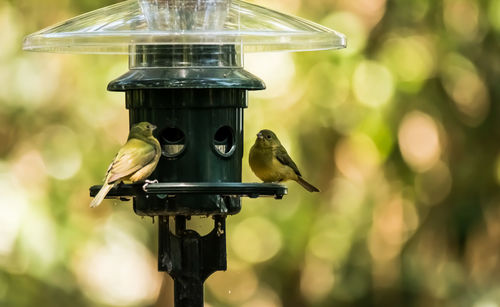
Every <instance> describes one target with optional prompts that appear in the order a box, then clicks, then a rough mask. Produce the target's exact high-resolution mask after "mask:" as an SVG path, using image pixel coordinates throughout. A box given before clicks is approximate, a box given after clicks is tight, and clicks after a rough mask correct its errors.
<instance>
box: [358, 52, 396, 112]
mask: <svg viewBox="0 0 500 307" xmlns="http://www.w3.org/2000/svg"><path fill="white" fill-rule="evenodd" d="M352 82H353V84H352V87H353V91H354V95H355V96H356V98H357V99H358V101H359V102H360V103H362V104H363V105H365V106H368V107H372V108H378V107H381V106H383V105H385V104H387V103H388V102H389V101H390V100H391V98H392V96H393V94H394V80H393V77H392V74H391V72H390V71H389V69H387V67H385V66H384V65H382V64H380V63H377V62H374V61H363V62H360V63H359V64H358V66H357V67H356V69H355V71H354V75H353V80H352Z"/></svg>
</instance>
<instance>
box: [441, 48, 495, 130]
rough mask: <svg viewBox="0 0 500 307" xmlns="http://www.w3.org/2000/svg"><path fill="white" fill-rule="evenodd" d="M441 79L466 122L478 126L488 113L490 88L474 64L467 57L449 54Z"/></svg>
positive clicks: (444, 63)
mask: <svg viewBox="0 0 500 307" xmlns="http://www.w3.org/2000/svg"><path fill="white" fill-rule="evenodd" d="M441 81H442V82H443V85H444V88H445V90H446V93H447V94H448V95H449V96H450V97H451V98H452V99H453V101H454V102H455V105H456V106H457V109H458V111H459V112H460V113H461V114H462V115H463V116H464V117H463V120H464V122H465V123H466V124H469V125H471V126H477V125H478V124H480V123H481V122H482V121H483V120H484V118H485V117H486V115H487V114H488V111H489V107H490V98H489V94H488V89H487V87H486V84H485V83H484V81H483V80H482V78H481V77H480V76H479V75H478V73H477V70H476V68H475V66H474V64H473V63H472V62H471V61H469V60H468V59H466V58H465V57H463V56H461V55H459V54H456V53H452V54H449V55H448V56H447V57H446V58H445V60H444V62H443V67H442V74H441Z"/></svg>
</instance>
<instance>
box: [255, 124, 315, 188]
mask: <svg viewBox="0 0 500 307" xmlns="http://www.w3.org/2000/svg"><path fill="white" fill-rule="evenodd" d="M248 161H249V162H250V168H251V169H252V171H253V172H254V173H255V175H257V177H259V178H260V179H261V180H262V181H264V182H281V181H287V180H295V181H297V182H298V183H299V184H300V185H301V186H303V187H304V188H305V189H306V190H308V191H309V192H319V190H318V188H316V187H315V186H313V185H312V184H310V183H309V182H307V181H305V180H304V178H302V175H301V174H300V171H299V169H298V168H297V165H296V164H295V163H294V162H293V160H292V158H290V156H289V155H288V153H287V152H286V149H285V148H284V147H283V145H281V143H280V141H279V140H278V137H277V136H276V134H274V132H272V131H271V130H267V129H264V130H261V131H260V132H259V133H257V139H256V140H255V144H254V145H253V146H252V148H251V149H250V156H249V159H248Z"/></svg>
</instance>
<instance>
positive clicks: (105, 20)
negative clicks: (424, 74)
mask: <svg viewBox="0 0 500 307" xmlns="http://www.w3.org/2000/svg"><path fill="white" fill-rule="evenodd" d="M23 47H24V49H25V50H31V51H45V52H71V53H103V54H127V55H129V67H130V71H129V72H127V73H125V74H124V75H123V76H121V77H119V78H117V79H116V80H114V81H112V82H111V83H110V84H109V85H108V90H110V91H122V92H125V97H126V107H127V109H128V110H129V114H130V116H129V119H130V124H131V125H133V124H135V123H137V122H140V121H148V122H151V123H153V124H154V125H156V126H158V129H157V135H156V136H157V138H158V139H159V141H160V144H161V147H162V157H161V158H160V161H159V163H158V166H157V168H156V170H155V172H154V173H153V175H152V176H151V178H155V179H158V181H159V182H158V183H149V184H146V185H143V184H142V183H138V184H123V185H119V186H118V187H116V188H115V189H112V190H110V191H109V194H108V196H109V197H118V198H123V197H133V198H134V211H135V213H136V214H138V215H140V216H151V217H154V216H159V225H158V227H159V248H158V249H159V251H158V269H159V270H160V271H166V272H168V273H169V274H170V275H171V276H172V277H173V279H174V299H175V305H176V306H203V282H204V281H205V279H206V278H207V277H208V276H209V275H210V274H212V273H213V272H215V271H217V270H225V269H226V229H225V220H226V217H227V216H228V215H232V214H236V213H238V212H239V211H240V209H241V204H240V198H241V197H242V196H247V197H252V198H255V197H261V196H273V197H275V198H277V199H281V198H282V197H283V196H284V195H285V194H286V192H287V190H286V188H285V187H283V186H281V185H278V184H272V183H241V169H242V156H243V128H242V127H243V111H244V109H245V108H246V107H247V91H249V90H261V89H264V88H265V86H264V83H263V82H262V81H261V80H260V79H258V78H257V77H255V76H253V75H252V74H250V73H248V72H247V71H245V70H244V69H243V67H242V63H243V60H242V57H243V53H244V52H261V51H279V50H287V51H305V50H322V49H338V48H344V47H345V37H344V36H343V35H342V34H340V33H337V32H335V31H333V30H330V29H328V28H325V27H322V26H320V25H317V24H315V23H312V22H310V21H307V20H304V19H300V18H295V17H292V16H287V15H284V14H281V13H278V12H275V11H272V10H268V9H266V8H263V7H260V6H256V5H252V4H249V3H245V2H243V1H239V0H127V1H123V2H120V3H117V4H114V5H111V6H109V7H105V8H101V9H98V10H96V11H93V12H90V13H87V14H84V15H81V16H78V17H75V18H73V19H70V20H68V21H66V22H63V23H60V24H58V25H55V26H53V27H49V28H46V29H44V30H41V31H39V32H36V33H34V34H31V35H29V36H28V37H26V39H25V41H24V46H23ZM209 148H210V149H209ZM98 189H99V187H97V186H95V187H92V188H91V195H95V194H96V193H97V191H98ZM191 216H212V217H213V220H214V227H213V229H212V230H211V231H210V232H209V233H208V234H206V235H203V236H201V235H200V234H199V233H197V232H196V231H193V230H191V229H189V227H187V223H186V220H187V219H188V218H189V217H191ZM169 217H172V218H169ZM172 223H173V224H174V225H175V226H174V228H173V230H171V229H170V225H171V224H172Z"/></svg>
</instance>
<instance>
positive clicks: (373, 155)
mask: <svg viewBox="0 0 500 307" xmlns="http://www.w3.org/2000/svg"><path fill="white" fill-rule="evenodd" d="M379 162H380V156H379V152H378V150H377V147H376V146H375V144H374V143H373V141H372V140H371V138H369V137H368V136H367V135H365V134H362V133H356V134H353V135H351V136H349V137H347V138H344V139H342V140H341V141H340V142H339V143H338V144H337V146H336V148H335V164H336V165H337V167H338V169H339V170H340V172H341V173H342V174H343V175H344V176H346V177H347V178H349V179H351V180H355V181H362V180H365V179H367V178H369V177H370V175H371V174H372V173H373V172H374V171H375V170H376V169H377V166H378V165H379Z"/></svg>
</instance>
